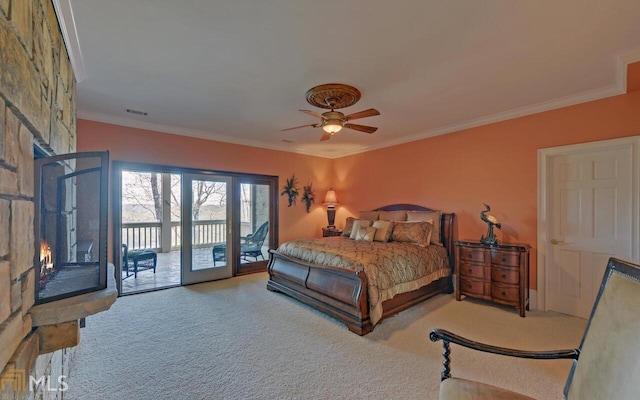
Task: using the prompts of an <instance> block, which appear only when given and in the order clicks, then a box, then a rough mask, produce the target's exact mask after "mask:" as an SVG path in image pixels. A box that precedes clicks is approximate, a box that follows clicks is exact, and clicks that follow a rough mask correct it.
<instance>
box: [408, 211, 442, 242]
mask: <svg viewBox="0 0 640 400" xmlns="http://www.w3.org/2000/svg"><path fill="white" fill-rule="evenodd" d="M441 220H442V211H440V210H435V211H408V212H407V221H425V222H430V223H431V224H433V230H432V231H431V244H436V245H438V246H442V242H441V241H440V235H441V233H440V229H441V227H440V221H441Z"/></svg>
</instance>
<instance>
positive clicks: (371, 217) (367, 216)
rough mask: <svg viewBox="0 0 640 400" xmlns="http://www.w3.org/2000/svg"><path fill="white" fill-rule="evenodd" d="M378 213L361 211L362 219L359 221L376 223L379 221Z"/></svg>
mask: <svg viewBox="0 0 640 400" xmlns="http://www.w3.org/2000/svg"><path fill="white" fill-rule="evenodd" d="M378 214H380V213H379V212H378V211H360V218H358V219H367V220H369V221H376V220H377V219H378Z"/></svg>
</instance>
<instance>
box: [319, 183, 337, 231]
mask: <svg viewBox="0 0 640 400" xmlns="http://www.w3.org/2000/svg"><path fill="white" fill-rule="evenodd" d="M322 205H324V206H327V220H328V221H329V226H327V228H329V229H333V228H335V227H336V226H335V220H336V206H337V205H339V203H338V197H337V196H336V191H335V190H333V189H329V190H327V194H325V195H324V201H323V202H322Z"/></svg>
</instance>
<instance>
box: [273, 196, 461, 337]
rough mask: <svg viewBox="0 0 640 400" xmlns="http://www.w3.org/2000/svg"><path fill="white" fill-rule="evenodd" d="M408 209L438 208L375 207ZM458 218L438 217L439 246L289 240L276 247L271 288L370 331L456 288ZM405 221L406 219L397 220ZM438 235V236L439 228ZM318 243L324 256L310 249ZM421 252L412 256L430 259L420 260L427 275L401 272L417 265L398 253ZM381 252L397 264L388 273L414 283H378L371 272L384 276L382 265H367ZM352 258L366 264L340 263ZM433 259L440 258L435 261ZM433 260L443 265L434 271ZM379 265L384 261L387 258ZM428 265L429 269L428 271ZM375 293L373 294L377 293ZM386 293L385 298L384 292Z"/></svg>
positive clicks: (359, 331)
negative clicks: (398, 270) (455, 224)
mask: <svg viewBox="0 0 640 400" xmlns="http://www.w3.org/2000/svg"><path fill="white" fill-rule="evenodd" d="M403 211H406V212H407V214H409V215H410V216H411V215H414V216H415V215H430V213H433V212H435V211H434V210H432V209H429V208H426V207H422V206H416V205H411V204H394V205H389V206H385V207H381V208H379V209H376V210H372V212H378V213H379V214H380V213H381V212H387V214H386V215H389V213H394V212H395V213H402V212H403ZM380 215H385V214H384V213H382V214H380ZM454 216H455V215H454V214H452V213H442V214H441V216H440V218H438V219H439V225H440V226H439V236H438V237H437V238H436V240H432V241H431V242H432V243H437V244H431V245H427V246H417V245H415V244H408V243H394V241H389V242H388V243H386V242H385V243H366V244H364V246H365V247H357V246H358V245H357V244H356V243H354V240H353V239H350V238H349V237H346V236H342V237H327V238H322V239H301V240H296V241H291V242H287V243H283V244H282V245H281V246H280V247H278V250H270V256H269V265H268V272H269V281H268V282H267V289H269V290H271V291H274V292H280V293H284V294H286V295H289V296H291V297H293V298H295V299H297V300H299V301H301V302H303V303H305V304H307V305H309V306H311V307H313V308H315V309H317V310H319V311H322V312H324V313H326V314H328V315H331V316H332V317H334V318H336V319H338V320H339V321H341V322H343V323H344V324H346V325H347V327H348V328H349V330H351V331H352V332H355V333H357V334H358V335H366V334H367V333H369V332H371V331H372V330H373V328H374V326H375V325H376V324H377V323H379V322H380V321H381V320H383V319H384V318H387V317H389V316H392V315H395V314H397V313H398V312H400V311H402V310H405V309H407V308H409V307H411V306H413V305H415V304H417V303H419V302H421V301H424V300H426V299H428V298H430V297H433V296H435V295H437V294H440V293H452V292H453V283H452V276H451V275H452V266H453V262H454V259H453V257H454V254H453V220H454ZM414 218H415V217H414ZM380 219H385V218H380ZM431 222H433V221H431ZM400 223H402V222H396V223H395V224H400ZM434 225H437V224H434ZM434 234H437V232H436V231H435V230H434ZM361 243H362V242H361ZM366 246H370V247H366ZM402 246H404V247H402ZM317 247H319V248H321V249H323V251H321V252H320V254H319V255H318V254H316V253H312V250H309V249H313V248H317ZM418 247H421V249H418ZM341 249H345V250H344V251H345V252H347V251H350V250H352V251H355V253H354V254H352V255H350V256H346V255H345V256H344V257H343V255H342V254H341V253H340V251H342V250H341ZM420 251H421V252H423V253H412V255H411V256H410V257H412V258H413V259H415V258H416V257H425V259H429V261H428V262H426V261H424V260H422V261H420V262H421V263H422V264H425V265H424V266H420V267H419V269H420V270H421V271H420V272H415V273H416V274H423V275H424V276H420V277H419V278H417V277H416V276H413V275H412V274H414V272H412V271H408V272H401V273H396V270H395V267H396V266H397V267H398V268H399V267H400V266H402V267H403V268H404V267H406V265H407V264H409V265H411V263H408V261H407V260H406V259H396V258H395V257H402V254H404V253H405V252H420ZM377 252H379V253H377ZM308 254H313V256H307V255H308ZM376 254H384V259H385V260H384V263H385V264H386V265H387V266H392V267H394V268H392V271H391V272H386V275H394V274H400V275H408V276H411V277H409V278H403V279H408V280H409V281H410V282H401V283H398V284H395V283H394V284H393V285H392V287H390V288H388V289H385V290H382V289H379V288H378V287H376V286H375V285H372V282H375V283H377V282H378V281H382V279H381V278H379V277H378V276H373V277H369V276H368V274H371V275H373V274H378V272H377V268H378V266H377V264H376V266H369V265H368V264H366V263H370V264H375V262H376V261H377V260H376V259H375V258H376V257H377V256H376ZM407 254H408V253H407ZM421 254H424V256H422V255H421ZM348 257H351V258H352V259H358V261H362V262H363V263H364V265H363V266H362V268H358V267H356V268H353V267H352V266H349V268H346V267H344V266H338V265H341V263H342V261H344V260H343V258H348ZM303 258H305V259H303ZM381 258H382V256H381ZM431 258H433V260H435V261H431ZM309 260H314V261H317V262H314V261H309ZM365 262H366V263H365ZM432 263H433V264H435V263H438V264H440V265H438V266H434V267H433V268H434V269H433V270H431V269H429V268H432V267H430V266H429V264H432ZM379 264H382V261H380V263H379ZM425 268H426V269H425ZM423 269H424V271H422V270H423ZM367 271H368V272H367ZM417 286H420V287H417ZM416 287H417V288H416ZM372 293H373V295H371V294H372ZM381 293H382V294H384V296H381V295H380V294H381ZM381 299H383V300H381Z"/></svg>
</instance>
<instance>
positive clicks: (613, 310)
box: [429, 258, 640, 400]
mask: <svg viewBox="0 0 640 400" xmlns="http://www.w3.org/2000/svg"><path fill="white" fill-rule="evenodd" d="M429 337H430V338H431V341H433V342H435V341H438V340H442V341H443V346H444V351H443V353H442V355H443V356H444V361H443V365H444V368H443V370H442V374H441V379H442V383H441V384H440V399H441V400H445V399H516V400H517V399H531V398H530V397H528V396H524V395H522V394H519V393H515V392H512V391H509V390H505V389H501V388H498V387H496V386H491V385H488V384H486V383H480V382H474V381H470V380H466V379H461V378H452V377H451V373H450V371H451V370H450V368H449V365H450V359H449V355H450V353H451V350H450V347H449V344H450V343H454V344H457V345H460V346H464V347H468V348H470V349H474V350H480V351H484V352H488V353H493V354H500V355H505V356H512V357H520V358H530V359H538V360H550V359H563V358H564V359H573V360H574V361H573V365H572V367H571V371H570V372H569V378H568V379H567V383H566V385H565V387H564V392H563V394H564V398H565V399H590V400H591V399H594V400H596V399H637V398H638V395H639V393H640V379H638V373H640V365H639V364H638V360H639V359H640V341H638V337H640V266H638V265H634V264H630V263H628V262H625V261H621V260H618V259H615V258H611V259H609V262H608V264H607V269H606V271H605V273H604V278H603V280H602V284H601V285H600V291H599V292H598V296H597V298H596V302H595V304H594V306H593V310H592V311H591V317H590V318H589V321H588V322H587V327H586V329H585V332H584V336H583V337H582V342H581V343H580V346H579V347H578V348H577V349H569V350H558V351H523V350H514V349H507V348H503V347H496V346H490V345H487V344H483V343H478V342H475V341H472V340H469V339H466V338H463V337H461V336H458V335H455V334H453V333H451V332H448V331H445V330H443V329H434V330H433V331H431V333H430V335H429ZM558 397H560V396H558Z"/></svg>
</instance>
